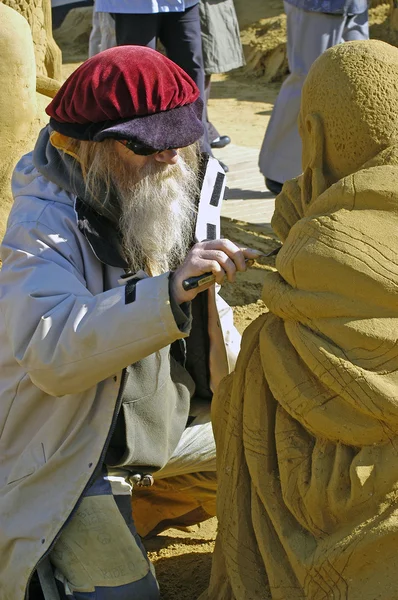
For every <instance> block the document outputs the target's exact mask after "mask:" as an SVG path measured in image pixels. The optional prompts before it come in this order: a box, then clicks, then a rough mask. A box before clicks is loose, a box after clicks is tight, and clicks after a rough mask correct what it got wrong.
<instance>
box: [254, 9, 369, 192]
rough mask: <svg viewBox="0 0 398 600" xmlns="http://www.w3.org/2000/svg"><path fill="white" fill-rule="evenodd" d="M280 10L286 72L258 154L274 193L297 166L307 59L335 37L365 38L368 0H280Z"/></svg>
mask: <svg viewBox="0 0 398 600" xmlns="http://www.w3.org/2000/svg"><path fill="white" fill-rule="evenodd" d="M284 9H285V12H286V16H287V58H288V63H289V70H290V75H289V76H288V77H287V79H286V80H285V81H284V83H283V85H282V87H281V90H280V92H279V95H278V98H277V100H276V103H275V106H274V109H273V111H272V115H271V119H270V121H269V124H268V127H267V131H266V133H265V137H264V141H263V144H262V148H261V151H260V157H259V167H260V171H261V173H262V174H263V175H264V177H265V184H266V186H267V188H268V189H269V190H270V191H272V192H273V193H275V194H279V192H280V191H281V189H282V185H283V183H284V182H285V181H287V180H289V179H293V178H294V177H297V176H298V175H299V174H300V173H301V171H302V169H301V140H300V136H299V133H298V127H297V118H298V114H299V109H300V99H301V89H302V86H303V82H304V79H305V78H306V76H307V73H308V71H309V69H310V67H311V65H312V63H313V62H314V61H315V59H316V58H318V56H320V55H321V54H322V53H323V52H324V51H325V50H327V48H330V47H331V46H334V45H336V44H339V43H340V42H343V41H346V42H348V41H353V40H366V39H368V38H369V25H368V3H367V0H285V1H284Z"/></svg>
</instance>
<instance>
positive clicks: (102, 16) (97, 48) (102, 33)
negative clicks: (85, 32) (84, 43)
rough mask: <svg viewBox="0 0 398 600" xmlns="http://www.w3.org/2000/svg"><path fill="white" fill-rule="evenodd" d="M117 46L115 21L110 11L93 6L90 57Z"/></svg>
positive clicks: (89, 44)
mask: <svg viewBox="0 0 398 600" xmlns="http://www.w3.org/2000/svg"><path fill="white" fill-rule="evenodd" d="M114 46H116V34H115V21H114V20H113V19H112V17H111V15H110V14H109V13H104V12H97V11H96V10H95V6H94V7H93V25H92V29H91V34H90V40H89V43H88V55H89V57H91V56H94V55H95V54H98V52H102V51H103V50H107V49H108V48H113V47H114Z"/></svg>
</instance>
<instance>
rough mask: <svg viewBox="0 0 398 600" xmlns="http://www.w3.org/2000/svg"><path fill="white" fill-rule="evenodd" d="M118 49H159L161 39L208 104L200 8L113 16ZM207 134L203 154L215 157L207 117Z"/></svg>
mask: <svg viewBox="0 0 398 600" xmlns="http://www.w3.org/2000/svg"><path fill="white" fill-rule="evenodd" d="M112 16H113V18H114V19H115V25H116V42H117V45H118V46H123V45H130V44H132V45H135V46H148V47H149V48H153V49H154V50H155V49H156V42H157V40H158V39H159V40H160V41H161V43H162V44H163V46H164V48H165V50H166V53H167V56H168V58H170V60H172V61H173V62H175V63H176V64H177V65H179V66H180V67H181V68H182V69H184V71H185V72H186V73H188V75H190V77H192V79H193V80H194V82H195V83H196V85H197V86H198V88H199V92H200V97H201V98H202V100H203V103H204V104H205V102H206V99H205V76H204V70H203V55H202V38H201V31H200V19H199V5H198V4H197V5H195V6H193V7H192V8H188V9H187V10H186V11H184V12H171V13H155V14H143V15H142V14H120V13H113V15H112ZM203 125H204V129H205V134H204V137H203V140H202V144H201V145H202V150H203V151H205V152H209V153H210V154H211V149H210V145H209V141H208V134H207V127H206V120H205V116H203Z"/></svg>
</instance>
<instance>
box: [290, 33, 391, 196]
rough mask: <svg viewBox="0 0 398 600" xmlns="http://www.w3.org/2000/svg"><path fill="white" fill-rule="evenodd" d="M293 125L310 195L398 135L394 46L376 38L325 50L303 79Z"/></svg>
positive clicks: (389, 142)
mask: <svg viewBox="0 0 398 600" xmlns="http://www.w3.org/2000/svg"><path fill="white" fill-rule="evenodd" d="M299 131H300V135H301V138H302V142H303V154H302V165H303V172H304V181H307V183H308V184H310V185H311V190H312V191H311V197H312V198H314V197H316V196H318V195H319V194H320V193H322V191H324V189H326V188H327V187H329V186H330V185H331V184H333V183H334V182H336V181H337V180H339V179H341V178H342V177H345V176H347V175H349V174H350V173H354V172H355V171H357V170H358V169H359V168H360V167H361V166H362V165H363V164H364V163H366V162H367V161H369V160H370V159H372V158H373V157H374V156H376V155H377V154H378V153H379V152H380V151H382V150H383V149H385V148H387V147H389V146H391V145H392V144H394V143H396V142H397V141H398V48H396V47H393V46H390V45H389V44H386V43H384V42H381V41H377V40H369V41H361V42H347V43H344V44H339V45H338V46H334V47H333V48H330V49H329V50H327V51H326V52H325V53H324V54H323V55H322V56H320V57H319V58H318V59H317V60H316V61H315V63H314V64H313V65H312V67H311V69H310V72H309V74H308V76H307V79H306V81H305V84H304V87H303V92H302V99H301V111H300V117H299Z"/></svg>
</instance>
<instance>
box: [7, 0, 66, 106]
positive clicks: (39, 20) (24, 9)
mask: <svg viewBox="0 0 398 600" xmlns="http://www.w3.org/2000/svg"><path fill="white" fill-rule="evenodd" d="M2 1H3V2H4V4H6V5H8V6H9V7H10V8H13V9H14V10H16V11H17V12H19V13H20V14H21V15H22V16H23V17H25V19H26V20H27V22H28V23H29V26H30V30H31V32H32V38H33V45H34V52H35V59H36V75H37V77H38V87H39V88H40V89H38V91H40V93H42V94H46V95H48V96H51V97H53V96H54V95H55V93H56V91H57V90H58V88H59V82H60V81H61V79H62V73H61V69H62V55H61V50H60V49H59V48H58V46H57V44H56V43H55V41H54V38H53V34H52V26H51V0H2ZM57 84H58V85H57Z"/></svg>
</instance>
